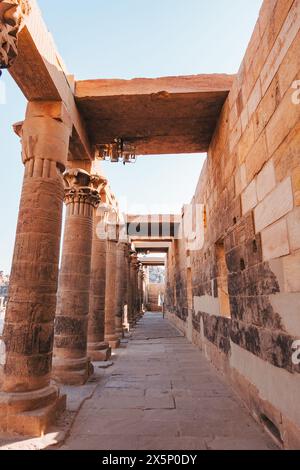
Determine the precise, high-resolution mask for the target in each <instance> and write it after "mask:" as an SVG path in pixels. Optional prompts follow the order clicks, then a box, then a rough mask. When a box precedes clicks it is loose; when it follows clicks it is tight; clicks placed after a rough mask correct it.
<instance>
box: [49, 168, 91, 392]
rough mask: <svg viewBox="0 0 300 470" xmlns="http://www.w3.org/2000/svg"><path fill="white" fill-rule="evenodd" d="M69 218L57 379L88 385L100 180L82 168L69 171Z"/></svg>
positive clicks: (56, 353) (59, 309)
mask: <svg viewBox="0 0 300 470" xmlns="http://www.w3.org/2000/svg"><path fill="white" fill-rule="evenodd" d="M64 179H65V185H66V189H65V202H66V204H67V215H66V223H65V234H64V244H63V256H62V266H61V271H60V277H59V290H58V300H57V311H56V322H55V344H54V346H55V348H54V360H53V378H54V379H55V380H57V381H58V382H60V383H64V384H83V383H85V382H86V381H87V380H88V378H89V375H90V373H91V372H92V368H91V366H90V365H89V358H88V356H87V329H88V313H89V300H90V273H91V253H92V239H93V216H94V211H95V208H96V207H97V206H98V204H99V202H100V197H99V193H98V191H97V189H95V185H96V186H97V184H100V181H99V179H97V178H96V180H97V181H95V177H91V176H90V175H89V173H87V172H86V171H84V170H80V169H73V170H69V171H67V172H66V174H65V176H64Z"/></svg>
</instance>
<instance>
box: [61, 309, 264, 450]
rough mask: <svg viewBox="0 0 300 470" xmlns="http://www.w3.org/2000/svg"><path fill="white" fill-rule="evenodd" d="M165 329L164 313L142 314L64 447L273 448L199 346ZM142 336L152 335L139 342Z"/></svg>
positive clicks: (129, 448)
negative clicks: (194, 345)
mask: <svg viewBox="0 0 300 470" xmlns="http://www.w3.org/2000/svg"><path fill="white" fill-rule="evenodd" d="M170 331H171V332H172V334H174V331H173V329H172V328H169V326H168V322H167V321H166V320H162V316H161V315H157V314H155V315H154V316H153V314H146V315H145V316H144V318H143V321H142V322H141V323H140V324H139V327H138V329H137V330H136V331H134V332H133V333H132V338H131V339H130V340H129V342H128V345H127V348H126V349H125V350H124V351H122V354H120V355H119V356H118V359H117V360H116V362H115V365H114V366H113V367H112V368H110V369H108V370H107V371H105V373H106V374H107V375H106V378H105V380H104V379H102V380H100V381H99V383H98V384H96V389H95V391H94V393H93V395H92V397H91V398H90V399H88V400H86V401H85V403H84V405H83V406H82V408H81V410H80V411H79V413H78V415H77V418H76V420H75V423H74V425H73V427H72V429H71V432H70V435H69V437H68V438H67V440H66V442H65V445H64V446H63V447H62V449H70V450H71V449H87V450H88V449H95V450H97V449H99V450H103V449H104V450H108V449H110V450H116V449H118V450H138V449H143V450H187V449H188V450H193V449H194V450H204V449H209V448H211V449H223V448H224V449H230V448H233V449H248V448H249V449H251V448H254V449H269V448H272V445H273V443H272V441H271V440H270V438H269V436H267V435H266V434H265V433H264V432H263V430H262V429H261V428H260V427H259V426H258V425H257V424H256V423H255V421H253V419H252V417H251V416H250V415H249V414H248V413H247V411H246V410H245V409H244V407H243V406H242V405H241V404H240V402H239V401H238V399H237V398H236V396H235V395H234V394H233V392H232V391H231V389H230V388H229V387H228V386H227V385H226V384H225V383H224V381H223V379H222V378H221V377H220V376H219V375H218V374H217V372H216V371H215V369H213V367H212V366H211V365H210V364H209V363H208V362H207V361H206V359H205V357H204V356H203V355H202V353H201V352H200V351H199V350H198V349H197V348H195V347H193V346H191V345H190V344H189V343H188V342H187V340H186V339H185V338H182V337H181V336H177V337H175V338H174V337H172V338H170V336H169V335H170ZM158 332H159V335H160V338H159V339H158V338H156V339H155V341H154V340H153V336H155V335H158ZM141 336H144V337H148V338H151V340H144V339H141V340H140V341H137V337H138V338H141ZM94 386H95V384H94Z"/></svg>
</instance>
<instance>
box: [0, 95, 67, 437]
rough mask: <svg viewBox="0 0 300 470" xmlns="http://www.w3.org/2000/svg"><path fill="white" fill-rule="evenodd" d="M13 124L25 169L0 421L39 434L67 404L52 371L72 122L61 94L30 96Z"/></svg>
mask: <svg viewBox="0 0 300 470" xmlns="http://www.w3.org/2000/svg"><path fill="white" fill-rule="evenodd" d="M15 130H16V131H17V133H18V135H20V136H21V138H22V159H23V163H24V165H25V175H24V181H23V188H22V195H21V201H20V209H19V217H18V225H17V233H16V241H15V250H14V256H13V263H12V270H11V276H10V283H9V293H8V304H7V310H6V316H5V324H4V331H3V338H2V340H3V342H4V348H5V355H4V356H2V358H1V359H2V361H1V364H0V390H1V391H0V429H1V430H2V431H7V432H16V433H20V434H27V435H33V436H40V435H41V434H42V433H43V432H44V431H45V429H46V428H47V426H48V425H49V424H50V423H51V421H53V419H55V416H56V413H57V412H58V411H59V410H60V409H61V408H62V407H63V406H64V404H65V397H61V398H60V397H59V390H58V388H57V387H56V386H54V385H51V384H50V377H51V364H52V352H53V351H52V350H53V334H54V316H55V308H56V292H57V281H58V263H59V249H60V237H61V225H62V207H63V197H64V186H63V178H62V172H63V171H64V168H65V165H66V162H67V156H68V150H69V139H70V133H71V122H70V120H69V117H68V115H67V112H66V110H65V108H64V105H63V104H62V103H61V102H51V103H46V102H38V103H29V104H28V107H27V112H26V118H25V121H24V123H23V124H18V125H16V126H15ZM31 411H34V414H31V413H28V412H31Z"/></svg>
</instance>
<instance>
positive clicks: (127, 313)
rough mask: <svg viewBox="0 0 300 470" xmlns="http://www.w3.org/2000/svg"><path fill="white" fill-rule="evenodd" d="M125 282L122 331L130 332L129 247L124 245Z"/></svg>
mask: <svg viewBox="0 0 300 470" xmlns="http://www.w3.org/2000/svg"><path fill="white" fill-rule="evenodd" d="M124 277H125V282H124V297H125V309H124V325H123V326H124V329H125V330H127V331H129V330H130V319H131V318H132V292H131V284H130V246H129V244H128V243H126V247H125V274H124Z"/></svg>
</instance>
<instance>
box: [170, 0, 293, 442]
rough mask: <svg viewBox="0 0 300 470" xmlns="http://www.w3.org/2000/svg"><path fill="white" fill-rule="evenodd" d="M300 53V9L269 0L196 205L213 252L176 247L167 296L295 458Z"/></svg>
mask: <svg viewBox="0 0 300 470" xmlns="http://www.w3.org/2000/svg"><path fill="white" fill-rule="evenodd" d="M299 51H300V0H265V2H264V4H263V6H262V9H261V12H260V16H259V19H258V21H257V24H256V26H255V29H254V32H253V35H252V38H251V41H250V44H249V47H248V49H247V52H246V55H245V57H244V60H243V63H242V65H241V67H240V70H239V73H238V75H237V78H236V80H235V82H234V85H233V87H232V90H231V93H230V95H229V97H228V99H227V101H226V103H225V105H224V108H223V111H222V115H221V117H220V120H219V123H218V127H217V130H216V133H215V135H214V138H213V141H212V143H211V146H210V149H209V152H208V158H207V161H206V164H205V166H204V168H203V171H202V174H201V177H200V180H199V183H198V186H197V189H196V193H195V197H194V199H193V207H194V216H195V217H197V215H199V211H201V204H203V205H204V213H205V215H203V214H202V215H201V217H203V218H205V233H204V245H203V247H202V249H200V248H196V249H193V247H192V248H191V246H190V244H189V243H187V241H186V240H185V239H183V240H178V241H176V242H174V243H173V247H172V250H171V253H170V254H169V259H168V272H167V295H166V301H167V308H168V312H169V314H168V315H169V317H170V319H171V320H172V321H174V322H175V323H176V324H177V326H178V327H179V328H181V329H182V330H183V331H185V332H186V334H187V336H188V337H189V338H190V339H191V340H193V342H194V343H196V344H198V345H199V347H200V348H202V349H203V351H204V352H205V354H206V355H207V357H208V358H209V359H210V360H211V361H212V362H213V363H214V364H215V366H216V367H218V368H219V369H220V370H222V371H223V372H224V374H225V375H226V376H227V377H228V379H229V380H230V381H231V383H232V384H233V386H234V387H235V389H236V390H237V391H238V392H239V394H240V395H241V397H242V398H243V400H244V401H245V403H246V404H247V406H248V407H249V409H250V410H251V412H252V413H253V415H254V416H255V417H256V418H257V419H258V420H260V422H262V423H263V424H264V425H265V426H266V428H268V429H269V430H270V431H271V432H272V433H273V434H275V435H276V434H277V437H278V439H281V440H282V441H283V442H284V445H285V446H286V447H288V448H300V400H299V390H300V374H299V372H300V366H299V365H296V364H293V361H292V354H293V350H292V345H293V342H294V341H295V340H296V339H300V93H298V94H297V90H296V88H295V86H296V83H295V82H296V81H297V80H300V53H299ZM299 85H300V82H299ZM196 237H198V238H199V237H200V234H199V233H196ZM175 265H176V268H175ZM189 270H190V273H191V289H192V296H193V301H192V304H191V305H190V306H189V302H188V289H189V287H188V283H189V280H188V276H189V274H188V273H189ZM189 307H190V308H189Z"/></svg>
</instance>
